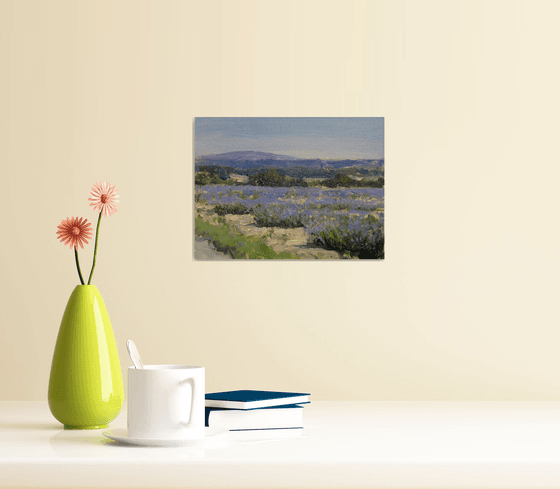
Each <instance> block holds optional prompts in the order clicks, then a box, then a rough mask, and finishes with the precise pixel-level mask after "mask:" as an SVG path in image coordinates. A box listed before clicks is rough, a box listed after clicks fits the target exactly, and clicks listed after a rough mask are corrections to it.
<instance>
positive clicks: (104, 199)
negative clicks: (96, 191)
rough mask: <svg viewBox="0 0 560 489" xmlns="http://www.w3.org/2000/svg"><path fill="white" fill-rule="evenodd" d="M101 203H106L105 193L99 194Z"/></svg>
mask: <svg viewBox="0 0 560 489" xmlns="http://www.w3.org/2000/svg"><path fill="white" fill-rule="evenodd" d="M101 203H102V204H106V203H107V194H103V195H101Z"/></svg>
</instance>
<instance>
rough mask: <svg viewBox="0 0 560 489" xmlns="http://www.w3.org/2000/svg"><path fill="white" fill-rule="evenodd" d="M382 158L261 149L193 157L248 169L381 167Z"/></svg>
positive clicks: (206, 161)
mask: <svg viewBox="0 0 560 489" xmlns="http://www.w3.org/2000/svg"><path fill="white" fill-rule="evenodd" d="M384 163H385V162H384V160H382V159H381V160H377V159H371V160H368V159H359V160H352V159H341V160H330V159H328V160H327V159H319V158H311V159H310V158H296V157H294V156H288V155H278V154H274V153H265V152H262V151H232V152H228V153H221V154H210V155H202V156H197V157H196V158H195V164H196V165H213V166H230V167H233V168H240V169H249V168H262V167H274V168H294V167H298V168H332V169H338V168H346V167H352V166H357V167H363V166H377V167H383V166H384Z"/></svg>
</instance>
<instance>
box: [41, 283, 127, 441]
mask: <svg viewBox="0 0 560 489" xmlns="http://www.w3.org/2000/svg"><path fill="white" fill-rule="evenodd" d="M123 400H124V390H123V380H122V373H121V364H120V361H119V353H118V351H117V344H116V342H115V335H114V333H113V328H112V326H111V320H110V319H109V314H108V313H107V309H106V308H105V303H104V302H103V298H102V297H101V294H100V293H99V290H97V287H96V286H95V285H78V286H77V287H76V288H75V289H74V291H73V292H72V295H71V296H70V299H69V300H68V304H67V305H66V310H65V311H64V316H63V317H62V322H61V324H60V329H59V331H58V338H57V340H56V346H55V349H54V355H53V361H52V366H51V376H50V381H49V408H50V410H51V413H52V414H53V416H54V417H55V418H56V419H57V420H58V421H60V422H61V423H62V424H64V428H65V429H79V430H88V429H99V428H106V427H107V424H108V423H109V422H110V421H112V420H113V419H115V418H116V417H117V414H119V412H120V411H121V408H122V404H123Z"/></svg>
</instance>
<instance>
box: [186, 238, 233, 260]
mask: <svg viewBox="0 0 560 489" xmlns="http://www.w3.org/2000/svg"><path fill="white" fill-rule="evenodd" d="M194 259H195V260H204V261H221V260H231V259H232V258H231V256H229V255H226V254H224V253H220V252H219V251H216V249H215V248H214V247H213V246H212V245H211V244H210V243H209V242H208V240H206V239H204V238H199V237H198V236H195V238H194Z"/></svg>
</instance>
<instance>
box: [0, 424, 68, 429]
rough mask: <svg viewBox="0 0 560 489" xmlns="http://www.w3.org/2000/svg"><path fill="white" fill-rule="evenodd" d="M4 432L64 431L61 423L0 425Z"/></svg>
mask: <svg viewBox="0 0 560 489" xmlns="http://www.w3.org/2000/svg"><path fill="white" fill-rule="evenodd" d="M0 429H2V430H63V429H64V426H62V425H61V424H60V423H0Z"/></svg>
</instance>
